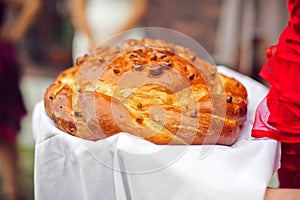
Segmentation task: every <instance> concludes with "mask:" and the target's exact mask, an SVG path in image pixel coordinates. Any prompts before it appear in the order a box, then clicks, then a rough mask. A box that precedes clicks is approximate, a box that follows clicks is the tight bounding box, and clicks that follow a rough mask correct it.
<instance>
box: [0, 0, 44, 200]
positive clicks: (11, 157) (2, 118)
mask: <svg viewBox="0 0 300 200" xmlns="http://www.w3.org/2000/svg"><path fill="white" fill-rule="evenodd" d="M39 7H40V2H39V1H38V0H0V91H1V95H0V166H1V170H2V171H1V172H2V173H1V175H2V182H3V183H2V184H3V194H4V195H5V199H7V200H19V199H21V197H20V185H19V180H18V179H19V176H20V174H19V166H18V146H17V134H18V132H19V130H20V121H21V119H22V117H23V116H24V115H25V114H26V109H25V106H24V103H23V99H22V95H21V92H20V89H19V80H20V76H21V74H20V64H19V61H18V54H17V49H16V46H17V43H18V41H20V40H21V38H22V37H23V36H24V34H25V33H26V31H27V30H28V28H29V26H30V25H31V24H32V22H33V18H34V16H35V14H36V13H37V11H38V9H39Z"/></svg>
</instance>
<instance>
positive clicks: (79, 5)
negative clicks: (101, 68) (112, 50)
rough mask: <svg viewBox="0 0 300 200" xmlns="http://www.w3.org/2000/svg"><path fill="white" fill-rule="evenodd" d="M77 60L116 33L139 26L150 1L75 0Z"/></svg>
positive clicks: (75, 47)
mask: <svg viewBox="0 0 300 200" xmlns="http://www.w3.org/2000/svg"><path fill="white" fill-rule="evenodd" d="M70 7H71V19H72V23H73V24H74V27H75V35H74V39H73V60H76V58H77V57H78V56H82V55H84V54H85V53H87V52H89V51H90V50H92V49H93V48H94V47H96V46H97V44H99V43H100V42H102V41H103V40H105V39H107V38H108V37H109V36H112V35H114V34H116V33H120V32H122V31H126V30H128V29H130V28H134V27H135V26H137V25H138V24H139V23H140V21H141V19H142V17H143V16H144V14H145V12H146V8H147V0H71V6H70Z"/></svg>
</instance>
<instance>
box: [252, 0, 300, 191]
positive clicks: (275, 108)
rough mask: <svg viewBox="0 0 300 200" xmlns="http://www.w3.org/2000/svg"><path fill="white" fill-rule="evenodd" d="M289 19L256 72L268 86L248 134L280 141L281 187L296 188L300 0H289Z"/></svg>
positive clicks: (299, 184) (299, 169)
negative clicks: (269, 86)
mask: <svg viewBox="0 0 300 200" xmlns="http://www.w3.org/2000/svg"><path fill="white" fill-rule="evenodd" d="M288 9H289V12H290V22H289V24H288V26H287V27H286V28H285V29H284V31H283V32H282V33H281V35H280V38H279V42H278V44H277V45H276V46H272V47H270V48H269V49H268V51H267V56H268V57H269V59H268V60H267V62H266V63H265V65H264V66H263V68H262V70H261V72H260V75H261V76H262V77H263V78H264V79H266V80H267V81H269V82H270V83H271V85H272V87H271V88H270V90H269V93H268V95H267V97H266V98H265V99H264V100H263V101H262V102H261V103H260V105H259V106H258V108H257V110H256V115H255V120H254V125H253V128H252V136H254V137H269V138H271V139H274V140H277V141H279V142H281V168H280V169H279V170H278V177H279V182H280V187H281V188H300V0H289V1H288Z"/></svg>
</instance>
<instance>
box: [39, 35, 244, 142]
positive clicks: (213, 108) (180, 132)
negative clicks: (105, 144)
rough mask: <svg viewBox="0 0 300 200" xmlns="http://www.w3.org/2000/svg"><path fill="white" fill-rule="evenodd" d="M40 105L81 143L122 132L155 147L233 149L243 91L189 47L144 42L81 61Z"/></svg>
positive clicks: (127, 43)
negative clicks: (184, 145) (218, 145)
mask: <svg viewBox="0 0 300 200" xmlns="http://www.w3.org/2000/svg"><path fill="white" fill-rule="evenodd" d="M44 103H45V110H46V113H47V115H48V116H49V117H50V118H51V119H53V121H54V122H55V124H56V126H57V127H58V128H59V129H61V130H62V131H64V132H67V133H69V134H72V135H75V136H77V137H81V138H84V139H89V140H99V139H103V138H105V137H108V136H111V135H114V134H117V133H119V132H128V133H130V134H133V135H136V136H138V137H142V138H145V139H146V140H148V141H151V142H153V143H155V144H204V143H205V144H215V143H217V144H222V145H231V144H233V143H234V142H235V141H236V140H237V138H238V135H239V128H240V126H241V125H242V124H243V122H244V121H245V117H246V113H247V91H246V89H245V87H244V86H243V85H242V84H241V83H240V82H238V81H237V80H235V79H233V78H229V77H227V76H225V75H222V74H219V73H218V72H217V69H216V67H215V66H212V65H210V64H209V63H207V62H205V61H203V60H201V59H200V58H197V57H196V56H195V54H194V53H193V52H190V51H189V50H188V49H187V48H183V47H181V46H176V45H173V44H169V43H166V42H164V41H161V40H151V39H147V38H145V39H141V40H127V41H125V42H124V43H123V44H122V45H121V46H120V47H118V48H116V49H110V48H107V47H102V48H98V49H96V50H95V51H94V52H92V53H90V54H87V55H85V56H83V57H81V58H79V59H78V60H77V63H76V66H75V67H72V68H69V69H67V70H65V71H64V72H62V73H61V74H60V75H59V76H58V77H57V80H56V81H55V83H53V84H52V85H50V86H49V87H48V89H47V90H46V92H45V96H44Z"/></svg>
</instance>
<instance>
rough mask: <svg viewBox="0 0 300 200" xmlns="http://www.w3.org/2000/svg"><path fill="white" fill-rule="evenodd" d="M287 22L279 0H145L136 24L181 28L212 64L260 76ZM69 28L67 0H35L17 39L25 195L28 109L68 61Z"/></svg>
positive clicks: (29, 165) (29, 188)
mask: <svg viewBox="0 0 300 200" xmlns="http://www.w3.org/2000/svg"><path fill="white" fill-rule="evenodd" d="M94 1H97V0H94ZM99 1H100V0H99ZM111 1H115V0H111ZM111 12H113V13H114V11H111ZM134 12H135V11H132V13H134ZM114 15H118V13H117V12H116V13H114ZM287 22H288V12H287V8H286V2H285V1H282V0H185V1H182V0H148V2H147V5H146V9H145V12H144V13H143V15H142V17H141V18H140V19H139V23H138V26H139V27H144V26H148V27H150V26H151V27H164V28H170V29H173V30H177V31H179V32H182V33H184V34H186V35H188V36H190V37H192V38H193V39H195V40H196V41H198V42H199V43H200V44H201V45H202V46H203V47H204V48H205V49H206V50H207V52H208V53H209V54H210V55H211V56H212V58H213V59H214V61H215V63H216V64H219V65H225V66H227V67H230V68H232V69H235V70H237V71H239V72H241V73H243V74H246V75H248V76H251V77H252V78H254V79H256V80H258V81H261V80H260V79H259V77H258V76H257V74H258V72H259V70H260V69H261V67H262V65H263V63H264V61H265V59H266V57H265V51H266V50H267V48H268V47H269V46H270V45H274V44H276V42H277V39H278V37H279V34H280V32H281V30H282V29H283V28H284V27H285V26H286V24H287ZM75 31H76V27H75V26H74V23H73V21H72V20H71V14H70V2H69V1H68V0H41V7H40V10H39V12H38V14H37V16H36V17H35V20H34V23H33V25H32V26H31V27H30V29H29V31H28V32H27V34H26V36H25V37H24V38H23V39H22V40H21V41H20V42H19V43H18V50H19V51H18V52H19V54H18V58H19V60H20V62H21V65H22V79H21V82H20V87H21V90H22V94H23V98H24V101H25V105H26V108H27V110H28V114H27V115H26V117H25V118H24V119H23V121H22V127H21V133H20V134H19V138H18V139H19V152H20V168H21V185H22V194H23V196H25V197H26V198H27V199H33V196H34V191H33V190H34V189H33V170H34V169H33V166H34V138H33V135H32V128H31V123H32V121H31V113H32V111H33V109H34V106H35V104H36V103H37V102H39V101H41V100H42V99H43V93H44V91H45V89H46V88H47V87H48V85H49V84H50V83H52V82H53V81H54V79H55V77H56V76H57V75H58V73H59V72H61V71H62V70H64V69H66V68H67V67H69V66H71V65H72V64H73V63H72V40H73V36H74V33H75Z"/></svg>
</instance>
